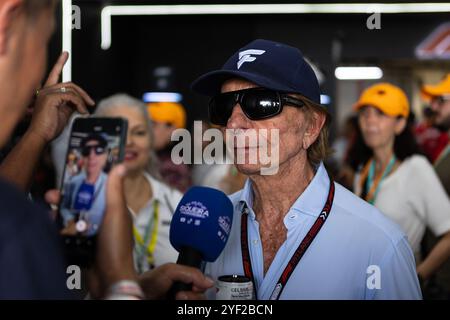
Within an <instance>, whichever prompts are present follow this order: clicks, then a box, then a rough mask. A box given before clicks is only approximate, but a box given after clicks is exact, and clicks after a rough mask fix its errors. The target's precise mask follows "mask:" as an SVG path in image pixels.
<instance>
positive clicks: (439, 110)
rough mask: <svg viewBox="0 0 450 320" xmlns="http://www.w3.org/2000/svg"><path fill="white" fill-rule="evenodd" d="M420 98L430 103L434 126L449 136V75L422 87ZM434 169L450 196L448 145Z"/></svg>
mask: <svg viewBox="0 0 450 320" xmlns="http://www.w3.org/2000/svg"><path fill="white" fill-rule="evenodd" d="M422 96H423V97H424V98H425V100H426V101H428V102H430V105H431V109H432V110H433V111H434V112H435V113H436V118H435V124H436V125H437V126H439V127H440V128H441V129H442V130H445V131H447V132H448V134H449V136H450V73H449V74H447V75H446V77H445V78H444V79H443V80H442V81H441V82H439V83H437V84H435V85H425V86H423V87H422ZM434 167H435V169H436V173H437V174H438V176H439V179H440V180H441V182H442V185H443V186H444V188H445V190H446V191H447V194H448V195H450V144H448V145H447V147H446V148H444V149H443V150H442V151H441V153H440V154H439V156H438V157H437V159H436V160H435V162H434Z"/></svg>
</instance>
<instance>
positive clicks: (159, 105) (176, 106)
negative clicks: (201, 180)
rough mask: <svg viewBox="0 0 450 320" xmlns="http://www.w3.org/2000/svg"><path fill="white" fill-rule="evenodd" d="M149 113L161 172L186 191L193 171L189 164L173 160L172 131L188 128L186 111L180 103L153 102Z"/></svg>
mask: <svg viewBox="0 0 450 320" xmlns="http://www.w3.org/2000/svg"><path fill="white" fill-rule="evenodd" d="M147 106H148V114H149V115H150V119H152V121H153V136H154V137H155V138H154V139H155V142H154V144H153V148H154V150H155V151H156V154H157V156H158V161H159V163H158V167H159V174H160V176H161V177H162V179H163V181H164V182H165V183H167V184H168V185H169V186H171V187H173V188H176V189H178V190H179V191H181V192H185V191H186V190H187V189H188V188H189V187H190V186H191V184H192V183H191V172H190V168H189V166H188V165H187V164H184V163H181V164H175V163H173V161H172V158H171V153H172V148H173V146H174V145H175V143H176V142H172V141H171V136H172V133H173V132H174V131H175V130H177V129H185V128H186V111H185V110H184V108H183V106H182V105H181V104H180V103H176V102H152V103H149V104H148V105H147Z"/></svg>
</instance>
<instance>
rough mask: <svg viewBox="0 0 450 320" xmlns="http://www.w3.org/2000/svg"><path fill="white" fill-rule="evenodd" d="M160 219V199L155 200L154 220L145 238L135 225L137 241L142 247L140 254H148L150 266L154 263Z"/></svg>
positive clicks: (134, 230)
mask: <svg viewBox="0 0 450 320" xmlns="http://www.w3.org/2000/svg"><path fill="white" fill-rule="evenodd" d="M158 220H159V201H158V200H155V201H154V202H153V221H150V222H149V224H148V227H147V231H146V233H145V235H144V238H142V237H141V235H140V234H139V232H138V231H137V229H136V227H134V226H133V234H134V238H135V239H136V242H137V243H138V244H139V247H140V248H141V249H140V250H139V252H138V253H139V254H140V255H142V254H145V251H146V254H147V261H148V263H149V265H150V266H152V265H154V263H155V261H154V256H153V252H154V251H155V247H156V242H157V239H158Z"/></svg>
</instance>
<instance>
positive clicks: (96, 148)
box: [81, 146, 105, 157]
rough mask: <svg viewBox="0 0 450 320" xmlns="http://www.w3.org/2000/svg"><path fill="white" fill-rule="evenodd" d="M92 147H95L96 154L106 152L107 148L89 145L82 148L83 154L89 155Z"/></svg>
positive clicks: (84, 155)
mask: <svg viewBox="0 0 450 320" xmlns="http://www.w3.org/2000/svg"><path fill="white" fill-rule="evenodd" d="M92 149H94V151H95V154H96V155H99V154H102V153H105V148H103V147H97V146H87V147H84V148H83V149H82V150H81V154H82V155H83V157H87V156H88V155H89V154H90V153H91V150H92Z"/></svg>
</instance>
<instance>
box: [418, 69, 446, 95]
mask: <svg viewBox="0 0 450 320" xmlns="http://www.w3.org/2000/svg"><path fill="white" fill-rule="evenodd" d="M421 94H422V98H423V99H424V100H425V101H429V100H431V99H432V98H433V97H439V96H444V95H450V73H449V74H447V75H446V76H445V78H444V79H443V80H442V81H441V82H439V83H437V84H435V85H431V84H426V85H424V86H423V87H422V88H421Z"/></svg>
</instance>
